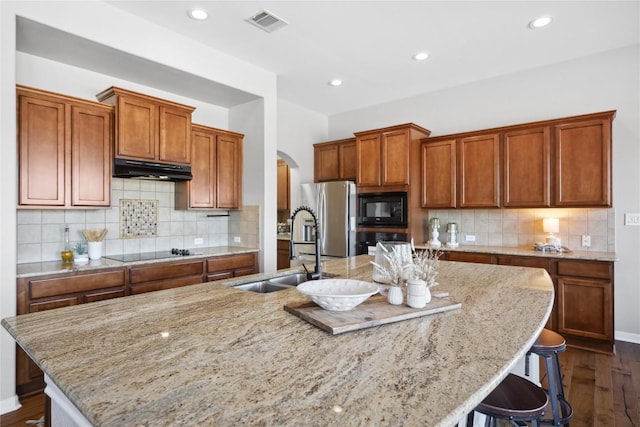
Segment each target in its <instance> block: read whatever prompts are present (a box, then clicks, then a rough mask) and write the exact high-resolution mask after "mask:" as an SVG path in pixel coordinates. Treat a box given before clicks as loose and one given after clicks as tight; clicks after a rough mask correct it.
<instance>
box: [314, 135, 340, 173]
mask: <svg viewBox="0 0 640 427" xmlns="http://www.w3.org/2000/svg"><path fill="white" fill-rule="evenodd" d="M313 160H314V168H313V172H314V177H313V180H314V182H323V181H335V180H337V179H339V176H340V156H339V146H338V144H322V145H317V146H314V147H313Z"/></svg>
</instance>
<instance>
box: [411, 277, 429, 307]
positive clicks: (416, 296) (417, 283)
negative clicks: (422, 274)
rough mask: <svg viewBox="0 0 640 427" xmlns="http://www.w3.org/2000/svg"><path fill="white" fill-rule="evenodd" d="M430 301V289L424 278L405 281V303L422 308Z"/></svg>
mask: <svg viewBox="0 0 640 427" xmlns="http://www.w3.org/2000/svg"><path fill="white" fill-rule="evenodd" d="M430 301H431V291H429V288H427V282H425V281H424V280H410V281H409V282H407V305H408V306H409V307H412V308H422V307H424V306H425V305H427V304H428V303H429V302H430Z"/></svg>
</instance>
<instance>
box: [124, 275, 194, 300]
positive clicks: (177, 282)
mask: <svg viewBox="0 0 640 427" xmlns="http://www.w3.org/2000/svg"><path fill="white" fill-rule="evenodd" d="M203 281H204V280H203V279H202V276H201V275H197V276H188V277H177V278H174V279H169V280H158V281H156V282H147V283H140V284H137V285H132V286H131V294H132V295H135V294H141V293H144V292H152V291H161V290H163V289H173V288H179V287H180V286H189V285H195V284H198V283H202V282H203Z"/></svg>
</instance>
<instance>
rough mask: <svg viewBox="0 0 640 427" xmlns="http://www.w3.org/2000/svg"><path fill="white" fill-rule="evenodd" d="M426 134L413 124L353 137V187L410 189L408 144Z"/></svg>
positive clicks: (426, 132) (360, 133)
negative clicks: (354, 167)
mask: <svg viewBox="0 0 640 427" xmlns="http://www.w3.org/2000/svg"><path fill="white" fill-rule="evenodd" d="M429 134H430V131H429V130H427V129H424V128H422V127H420V126H417V125H415V124H413V123H408V124H404V125H398V126H392V127H388V128H383V129H374V130H370V131H365V132H357V133H355V135H356V159H357V169H356V184H357V185H358V186H360V187H392V186H405V185H409V183H410V157H411V156H410V151H411V141H414V140H418V139H420V138H424V137H427V136H429Z"/></svg>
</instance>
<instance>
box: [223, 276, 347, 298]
mask: <svg viewBox="0 0 640 427" xmlns="http://www.w3.org/2000/svg"><path fill="white" fill-rule="evenodd" d="M335 276H336V275H335V274H323V277H324V278H330V277H335ZM308 280H309V279H307V274H306V273H293V274H287V275H286V276H279V277H272V278H271V279H267V280H260V281H259V282H251V283H245V284H243V285H238V286H234V288H235V289H242V290H244V291H250V292H259V293H262V294H266V293H269V292H277V291H282V290H285V289H289V288H293V287H295V286H297V285H299V284H300V283H304V282H306V281H308Z"/></svg>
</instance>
